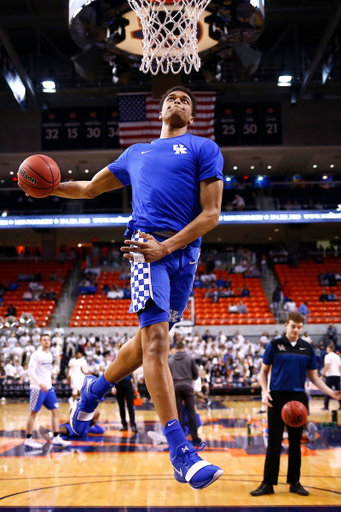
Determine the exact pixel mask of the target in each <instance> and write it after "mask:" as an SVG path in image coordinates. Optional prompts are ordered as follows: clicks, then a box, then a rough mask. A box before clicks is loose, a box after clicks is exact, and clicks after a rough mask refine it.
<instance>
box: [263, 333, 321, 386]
mask: <svg viewBox="0 0 341 512" xmlns="http://www.w3.org/2000/svg"><path fill="white" fill-rule="evenodd" d="M263 363H264V364H266V365H268V366H271V365H272V369H271V379H270V390H271V391H304V385H305V381H306V378H307V371H308V370H316V369H317V365H316V356H315V351H314V349H313V347H312V346H311V345H309V343H307V342H306V341H304V340H302V338H299V339H298V341H297V343H296V345H295V346H294V347H293V346H292V345H291V343H290V341H289V340H288V338H287V337H286V336H282V337H281V338H276V339H275V340H272V341H271V342H270V343H268V344H267V346H266V349H265V353H264V356H263Z"/></svg>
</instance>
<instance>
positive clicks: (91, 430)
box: [39, 411, 105, 443]
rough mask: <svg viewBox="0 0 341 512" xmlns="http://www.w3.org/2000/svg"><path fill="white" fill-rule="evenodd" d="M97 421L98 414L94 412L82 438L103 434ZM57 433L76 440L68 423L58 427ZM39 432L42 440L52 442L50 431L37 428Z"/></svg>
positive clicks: (103, 431)
mask: <svg viewBox="0 0 341 512" xmlns="http://www.w3.org/2000/svg"><path fill="white" fill-rule="evenodd" d="M98 419H99V412H98V411H96V412H95V414H94V417H93V418H92V420H91V421H90V422H89V425H88V428H87V430H86V431H85V432H84V433H83V437H86V436H87V435H88V434H94V435H103V434H104V433H105V430H104V428H103V427H102V426H101V425H99V424H98V423H97V422H98ZM59 431H60V435H62V436H63V437H67V438H78V439H79V436H77V434H75V433H74V431H73V430H72V428H71V426H70V422H69V421H68V422H67V423H62V424H61V425H59ZM39 432H40V434H41V435H42V436H43V438H44V439H45V440H46V441H47V442H48V443H51V442H52V440H53V432H52V431H51V430H47V429H46V428H44V427H43V426H41V427H39Z"/></svg>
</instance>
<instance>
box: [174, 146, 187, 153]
mask: <svg viewBox="0 0 341 512" xmlns="http://www.w3.org/2000/svg"><path fill="white" fill-rule="evenodd" d="M173 151H174V152H175V154H176V155H186V154H187V148H185V146H184V145H183V144H173Z"/></svg>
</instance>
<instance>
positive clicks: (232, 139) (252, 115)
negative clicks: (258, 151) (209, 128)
mask: <svg viewBox="0 0 341 512" xmlns="http://www.w3.org/2000/svg"><path fill="white" fill-rule="evenodd" d="M217 110H218V119H217V125H216V126H217V133H216V139H217V142H218V144H220V145H221V146H258V145H264V146H269V145H280V144H282V127H281V109H280V104H279V103H266V104H257V103H256V104H254V103H250V104H244V103H239V104H223V105H218V109H217Z"/></svg>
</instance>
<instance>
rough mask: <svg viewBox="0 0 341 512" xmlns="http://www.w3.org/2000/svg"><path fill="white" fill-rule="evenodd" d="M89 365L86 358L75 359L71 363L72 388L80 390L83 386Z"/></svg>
mask: <svg viewBox="0 0 341 512" xmlns="http://www.w3.org/2000/svg"><path fill="white" fill-rule="evenodd" d="M88 371H89V370H88V363H87V362H86V359H85V358H84V357H80V358H79V359H76V358H75V357H73V358H72V359H71V360H70V362H69V377H70V380H71V388H72V389H79V390H80V388H81V387H82V385H83V381H84V377H85V374H86V373H88Z"/></svg>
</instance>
